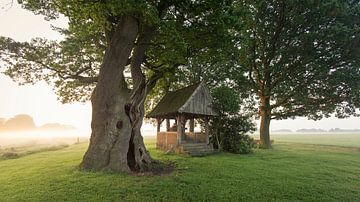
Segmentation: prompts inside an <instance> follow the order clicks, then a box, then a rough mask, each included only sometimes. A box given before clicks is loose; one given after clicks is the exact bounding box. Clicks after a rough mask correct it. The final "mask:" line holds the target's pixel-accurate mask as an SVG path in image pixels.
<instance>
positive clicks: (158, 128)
mask: <svg viewBox="0 0 360 202" xmlns="http://www.w3.org/2000/svg"><path fill="white" fill-rule="evenodd" d="M156 121H157V128H156V131H157V132H160V127H161V119H160V118H157V119H156Z"/></svg>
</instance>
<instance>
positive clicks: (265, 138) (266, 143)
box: [260, 97, 271, 149]
mask: <svg viewBox="0 0 360 202" xmlns="http://www.w3.org/2000/svg"><path fill="white" fill-rule="evenodd" d="M260 117H261V121H260V148H263V149H270V148H271V142H270V121H271V107H270V98H268V97H263V98H261V106H260Z"/></svg>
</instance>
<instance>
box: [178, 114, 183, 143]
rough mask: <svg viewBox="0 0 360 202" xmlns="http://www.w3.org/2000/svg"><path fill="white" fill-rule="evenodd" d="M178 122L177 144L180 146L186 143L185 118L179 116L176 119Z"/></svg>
mask: <svg viewBox="0 0 360 202" xmlns="http://www.w3.org/2000/svg"><path fill="white" fill-rule="evenodd" d="M176 120H177V142H178V145H180V144H181V143H182V142H183V141H184V139H185V138H184V137H185V117H184V115H181V114H179V115H178V116H177V117H176Z"/></svg>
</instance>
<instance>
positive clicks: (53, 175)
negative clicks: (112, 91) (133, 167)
mask: <svg viewBox="0 0 360 202" xmlns="http://www.w3.org/2000/svg"><path fill="white" fill-rule="evenodd" d="M147 144H148V148H149V149H150V151H151V154H152V156H153V157H154V158H156V159H161V160H170V161H173V162H175V164H176V166H177V168H176V170H175V171H174V172H173V173H171V174H169V175H164V176H143V177H139V176H129V175H123V174H108V173H91V172H90V173H89V172H88V173H85V172H80V171H79V170H78V164H79V162H80V161H81V158H82V155H83V153H84V151H85V149H86V147H87V145H86V144H77V145H72V146H70V147H67V148H64V149H61V150H57V151H46V152H41V153H36V154H32V155H27V156H24V157H21V158H18V159H10V160H0V200H1V201H240V200H244V201H299V200H300V201H358V200H359V199H360V166H359V165H360V151H359V150H358V148H355V147H354V148H344V147H336V146H319V145H309V144H308V145H307V144H297V143H276V144H275V145H274V149H272V150H268V151H264V150H256V151H255V152H254V154H251V155H235V154H228V153H220V154H217V155H212V156H207V157H193V158H192V157H187V156H178V155H166V154H164V153H163V152H160V151H157V150H155V149H154V141H148V143H147Z"/></svg>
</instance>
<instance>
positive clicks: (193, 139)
mask: <svg viewBox="0 0 360 202" xmlns="http://www.w3.org/2000/svg"><path fill="white" fill-rule="evenodd" d="M215 115H216V113H215V112H214V110H213V109H212V97H211V95H210V93H209V90H208V89H207V88H206V86H205V85H204V84H203V83H199V84H195V85H192V86H188V87H185V88H182V89H179V90H176V91H173V92H169V93H167V94H166V95H165V96H164V97H163V98H162V100H161V101H160V102H159V103H158V105H157V106H155V108H154V109H153V110H152V111H151V112H150V113H149V114H148V115H147V117H149V118H156V120H157V143H156V146H157V148H158V149H163V150H174V151H180V152H182V151H184V152H188V153H192V152H193V153H197V154H200V153H201V152H200V151H205V152H209V151H212V147H211V146H210V144H209V117H210V116H215ZM171 119H174V120H175V123H174V126H173V127H170V120H171ZM194 119H202V120H203V123H204V128H205V131H204V132H195V131H194V128H195V127H194V123H195V121H194ZM164 120H166V132H161V131H160V128H161V127H160V126H161V123H162V122H163V121H164ZM188 120H189V131H188V132H186V127H185V125H186V123H187V121H188ZM175 126H176V128H174V127H175Z"/></svg>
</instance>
